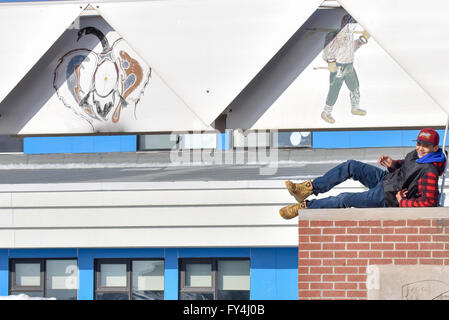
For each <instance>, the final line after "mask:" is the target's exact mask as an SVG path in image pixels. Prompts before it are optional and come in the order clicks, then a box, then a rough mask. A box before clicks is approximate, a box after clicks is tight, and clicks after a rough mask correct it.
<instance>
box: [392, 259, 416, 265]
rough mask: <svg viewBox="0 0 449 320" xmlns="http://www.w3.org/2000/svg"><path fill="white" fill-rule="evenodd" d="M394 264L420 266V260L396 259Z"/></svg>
mask: <svg viewBox="0 0 449 320" xmlns="http://www.w3.org/2000/svg"><path fill="white" fill-rule="evenodd" d="M394 264H408V265H410V264H412V265H415V264H418V259H394Z"/></svg>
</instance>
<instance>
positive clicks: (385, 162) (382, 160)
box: [378, 155, 394, 168]
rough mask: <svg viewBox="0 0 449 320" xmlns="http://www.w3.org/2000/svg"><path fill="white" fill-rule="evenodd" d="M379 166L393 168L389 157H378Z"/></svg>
mask: <svg viewBox="0 0 449 320" xmlns="http://www.w3.org/2000/svg"><path fill="white" fill-rule="evenodd" d="M378 162H379V164H380V165H381V166H383V167H387V168H391V167H392V166H393V163H394V161H393V159H391V158H390V157H389V156H384V155H382V156H380V158H379V161H378Z"/></svg>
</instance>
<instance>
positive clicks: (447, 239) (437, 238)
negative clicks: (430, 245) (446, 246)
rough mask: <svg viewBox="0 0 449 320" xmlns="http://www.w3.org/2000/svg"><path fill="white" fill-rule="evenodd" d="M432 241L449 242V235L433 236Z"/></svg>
mask: <svg viewBox="0 0 449 320" xmlns="http://www.w3.org/2000/svg"><path fill="white" fill-rule="evenodd" d="M432 241H441V242H449V236H432Z"/></svg>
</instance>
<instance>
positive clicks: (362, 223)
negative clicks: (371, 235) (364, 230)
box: [359, 220, 382, 227]
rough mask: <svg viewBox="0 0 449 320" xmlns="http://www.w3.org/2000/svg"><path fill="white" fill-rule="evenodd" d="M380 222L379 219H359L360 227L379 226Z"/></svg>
mask: <svg viewBox="0 0 449 320" xmlns="http://www.w3.org/2000/svg"><path fill="white" fill-rule="evenodd" d="M381 225H382V223H381V222H380V221H379V220H376V221H359V226H360V227H380V226H381Z"/></svg>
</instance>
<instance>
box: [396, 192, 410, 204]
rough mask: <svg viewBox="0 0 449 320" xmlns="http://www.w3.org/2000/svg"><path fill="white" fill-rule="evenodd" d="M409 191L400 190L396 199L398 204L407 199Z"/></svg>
mask: <svg viewBox="0 0 449 320" xmlns="http://www.w3.org/2000/svg"><path fill="white" fill-rule="evenodd" d="M407 192H408V190H407V189H402V190H399V191H398V193H396V199H397V200H398V202H401V200H402V199H405V198H406V197H407Z"/></svg>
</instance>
